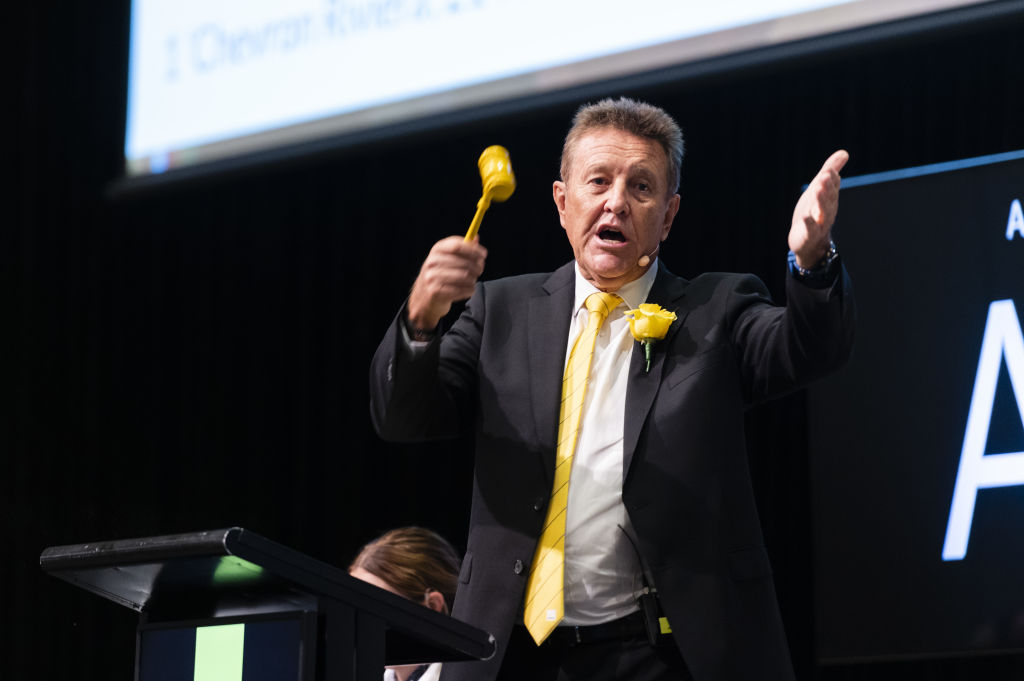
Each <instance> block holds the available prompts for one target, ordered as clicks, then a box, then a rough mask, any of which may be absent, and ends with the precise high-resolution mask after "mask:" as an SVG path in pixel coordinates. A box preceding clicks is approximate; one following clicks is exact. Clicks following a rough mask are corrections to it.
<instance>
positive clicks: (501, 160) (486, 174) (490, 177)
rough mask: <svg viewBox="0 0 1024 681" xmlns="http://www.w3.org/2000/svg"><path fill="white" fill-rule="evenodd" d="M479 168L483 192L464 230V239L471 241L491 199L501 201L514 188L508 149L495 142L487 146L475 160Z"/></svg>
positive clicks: (508, 195)
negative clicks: (465, 230) (471, 219)
mask: <svg viewBox="0 0 1024 681" xmlns="http://www.w3.org/2000/svg"><path fill="white" fill-rule="evenodd" d="M476 164H477V166H478V167H479V168H480V179H481V180H482V181H483V185H484V193H483V196H481V197H480V200H479V201H477V204H476V215H474V216H473V222H471V223H470V225H469V230H468V231H467V232H466V241H472V240H473V238H474V237H475V236H476V233H477V232H478V231H479V230H480V222H481V221H483V219H484V213H486V212H487V209H488V208H490V207H491V201H497V202H499V203H500V202H502V201H504V200H505V199H507V198H508V197H510V196H512V192H514V191H515V190H516V176H515V175H513V174H512V162H511V161H510V160H509V157H508V149H506V148H505V147H502V146H499V145H497V144H495V145H493V146H490V147H487V148H486V149H484V151H483V153H482V154H480V159H479V160H478V161H477V162H476Z"/></svg>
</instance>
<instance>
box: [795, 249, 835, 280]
mask: <svg viewBox="0 0 1024 681" xmlns="http://www.w3.org/2000/svg"><path fill="white" fill-rule="evenodd" d="M838 259H839V251H838V250H836V242H834V241H831V240H830V241H829V242H828V250H827V251H825V255H824V257H822V259H821V260H819V261H818V263H817V264H816V265H815V266H814V267H800V265H798V264H797V262H796V253H794V252H793V251H790V252H789V271H790V272H792V273H793V276H795V277H796V278H797V279H799V280H800V281H802V282H804V283H807V284H812V285H813V284H828V283H829V282H830V281H831V280H832V275H833V270H834V269H835V267H834V265H835V263H836V261H837V260H838Z"/></svg>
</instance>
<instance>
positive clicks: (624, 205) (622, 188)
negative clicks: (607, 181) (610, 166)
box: [604, 181, 629, 215]
mask: <svg viewBox="0 0 1024 681" xmlns="http://www.w3.org/2000/svg"><path fill="white" fill-rule="evenodd" d="M626 190H627V187H626V183H625V182H621V181H620V182H614V183H612V186H611V189H609V190H608V194H607V195H606V198H605V204H604V207H605V210H607V211H610V212H612V213H615V214H616V215H620V214H623V213H625V212H627V211H628V210H629V196H628V194H627V192H626Z"/></svg>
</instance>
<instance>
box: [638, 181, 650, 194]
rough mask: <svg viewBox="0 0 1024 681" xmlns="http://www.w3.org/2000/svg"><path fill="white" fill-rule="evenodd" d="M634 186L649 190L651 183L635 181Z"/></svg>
mask: <svg viewBox="0 0 1024 681" xmlns="http://www.w3.org/2000/svg"><path fill="white" fill-rule="evenodd" d="M636 188H637V189H639V190H640V191H642V192H649V191H651V185H649V184H647V183H646V182H637V183H636Z"/></svg>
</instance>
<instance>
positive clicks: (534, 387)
mask: <svg viewBox="0 0 1024 681" xmlns="http://www.w3.org/2000/svg"><path fill="white" fill-rule="evenodd" d="M574 277H575V270H574V269H573V264H572V263H571V262H570V263H569V264H567V265H564V266H563V267H560V268H559V269H557V270H555V272H553V273H552V274H551V276H550V277H548V279H547V280H546V281H545V282H544V285H543V286H542V287H541V290H540V291H539V292H538V293H537V294H536V295H534V296H533V297H531V298H530V300H529V311H528V314H529V318H528V319H527V321H526V323H527V337H528V339H529V340H528V343H527V345H528V347H527V367H528V368H529V372H530V397H531V402H532V405H533V418H534V423H535V424H536V428H537V437H538V438H539V440H540V442H541V445H542V447H541V450H540V451H542V452H543V453H544V457H543V461H541V465H543V467H544V474H545V476H547V478H548V481H549V482H550V481H551V479H552V477H553V473H554V466H555V444H556V442H555V441H556V440H557V438H558V406H559V402H560V401H561V399H562V373H563V370H564V367H565V352H566V350H565V348H566V338H568V336H569V322H570V318H571V316H572V302H573V297H574V293H575V285H574V284H575V279H574Z"/></svg>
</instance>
